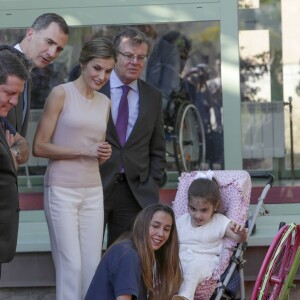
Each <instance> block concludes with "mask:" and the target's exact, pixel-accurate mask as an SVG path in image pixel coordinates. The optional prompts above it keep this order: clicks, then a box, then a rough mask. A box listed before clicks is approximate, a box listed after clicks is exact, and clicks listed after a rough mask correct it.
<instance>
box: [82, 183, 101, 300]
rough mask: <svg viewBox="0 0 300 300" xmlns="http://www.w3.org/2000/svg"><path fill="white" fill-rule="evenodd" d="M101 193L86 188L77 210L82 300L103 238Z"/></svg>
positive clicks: (94, 268) (98, 190)
mask: <svg viewBox="0 0 300 300" xmlns="http://www.w3.org/2000/svg"><path fill="white" fill-rule="evenodd" d="M103 223H104V210H103V192H102V186H101V187H93V188H88V189H87V192H86V195H85V200H84V202H83V203H82V205H81V207H80V209H79V225H80V227H79V235H80V247H81V262H82V291H81V292H82V299H84V297H85V295H86V293H87V290H88V288H89V286H90V283H91V281H92V279H93V277H94V274H95V271H96V269H97V266H98V264H99V262H100V258H101V249H102V238H103Z"/></svg>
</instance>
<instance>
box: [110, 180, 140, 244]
mask: <svg viewBox="0 0 300 300" xmlns="http://www.w3.org/2000/svg"><path fill="white" fill-rule="evenodd" d="M141 210H142V208H141V206H140V205H139V204H138V202H137V201H136V199H135V197H134V196H133V194H132V192H131V190H130V187H129V185H128V183H127V181H126V180H125V181H123V182H117V181H116V182H115V184H114V188H113V192H112V193H111V194H110V195H109V197H107V198H106V199H104V224H106V226H107V231H108V237H107V247H109V246H110V245H111V244H112V243H113V242H114V241H115V240H116V239H117V238H118V237H119V236H120V235H121V234H122V233H123V232H125V231H128V230H130V229H131V226H132V224H133V222H134V220H135V217H136V215H137V214H138V213H139V212H140V211H141Z"/></svg>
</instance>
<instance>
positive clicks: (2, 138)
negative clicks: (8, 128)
mask: <svg viewBox="0 0 300 300" xmlns="http://www.w3.org/2000/svg"><path fill="white" fill-rule="evenodd" d="M0 143H1V144H2V145H3V147H4V149H5V150H6V152H7V154H8V156H9V159H10V161H11V164H12V168H13V170H14V171H16V169H15V165H14V160H13V157H12V154H11V152H10V149H9V146H8V144H7V142H6V139H5V135H4V133H3V130H2V129H0Z"/></svg>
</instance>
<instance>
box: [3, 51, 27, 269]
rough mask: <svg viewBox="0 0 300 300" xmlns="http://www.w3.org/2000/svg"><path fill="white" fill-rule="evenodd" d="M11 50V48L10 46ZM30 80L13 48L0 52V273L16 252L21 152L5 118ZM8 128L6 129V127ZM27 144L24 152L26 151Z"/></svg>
mask: <svg viewBox="0 0 300 300" xmlns="http://www.w3.org/2000/svg"><path fill="white" fill-rule="evenodd" d="M12 50H13V48H12ZM28 79H30V74H29V72H28V71H27V68H26V66H25V65H24V64H23V63H22V61H21V60H20V58H19V57H18V55H17V54H16V53H14V52H13V51H10V50H7V49H4V50H1V51H0V275H1V263H6V262H9V261H10V260H12V258H13V257H14V254H15V251H16V245H17V235H18V223H19V197H18V183H17V174H16V165H17V160H18V156H19V155H21V156H22V155H23V153H22V151H21V150H20V148H18V147H17V146H18V144H20V143H21V144H22V143H24V140H25V139H24V138H22V137H21V136H20V135H18V134H15V136H14V135H13V134H12V133H11V132H9V129H10V126H9V124H8V123H7V121H6V119H5V117H6V116H7V113H8V111H9V110H10V109H11V108H12V107H14V106H15V105H16V104H17V102H18V96H19V94H20V93H21V92H23V90H24V83H25V80H28ZM7 129H8V130H7ZM26 145H27V153H28V150H29V147H28V144H26V141H25V147H26Z"/></svg>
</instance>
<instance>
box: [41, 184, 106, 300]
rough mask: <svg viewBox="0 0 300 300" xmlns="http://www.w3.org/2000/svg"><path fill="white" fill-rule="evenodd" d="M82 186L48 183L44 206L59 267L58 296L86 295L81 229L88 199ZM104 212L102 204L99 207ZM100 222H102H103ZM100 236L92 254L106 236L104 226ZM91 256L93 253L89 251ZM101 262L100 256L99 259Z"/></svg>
mask: <svg viewBox="0 0 300 300" xmlns="http://www.w3.org/2000/svg"><path fill="white" fill-rule="evenodd" d="M85 190H86V189H82V188H62V187H45V193H44V210H45V215H46V219H47V223H48V228H49V235H50V242H51V251H52V256H53V261H54V265H55V269H56V299H57V300H80V299H81V295H82V285H81V283H82V271H81V270H82V261H81V246H80V241H79V237H80V233H79V211H80V207H81V205H82V204H83V203H84V193H85ZM97 212H98V213H99V215H98V217H99V220H100V218H101V216H100V205H99V209H98V210H97ZM99 224H100V223H99ZM91 230H92V231H93V230H97V231H98V232H99V236H98V238H97V239H95V240H94V241H93V244H90V245H86V247H88V246H89V247H90V249H91V254H90V256H91V257H92V258H91V259H93V260H95V259H94V253H95V252H96V251H98V257H99V258H100V249H99V248H98V249H96V247H99V244H100V243H101V242H98V240H99V239H100V240H101V239H102V232H100V230H101V228H93V229H91ZM88 256H89V255H88ZM98 262H99V260H98ZM89 280H90V279H89Z"/></svg>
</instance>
